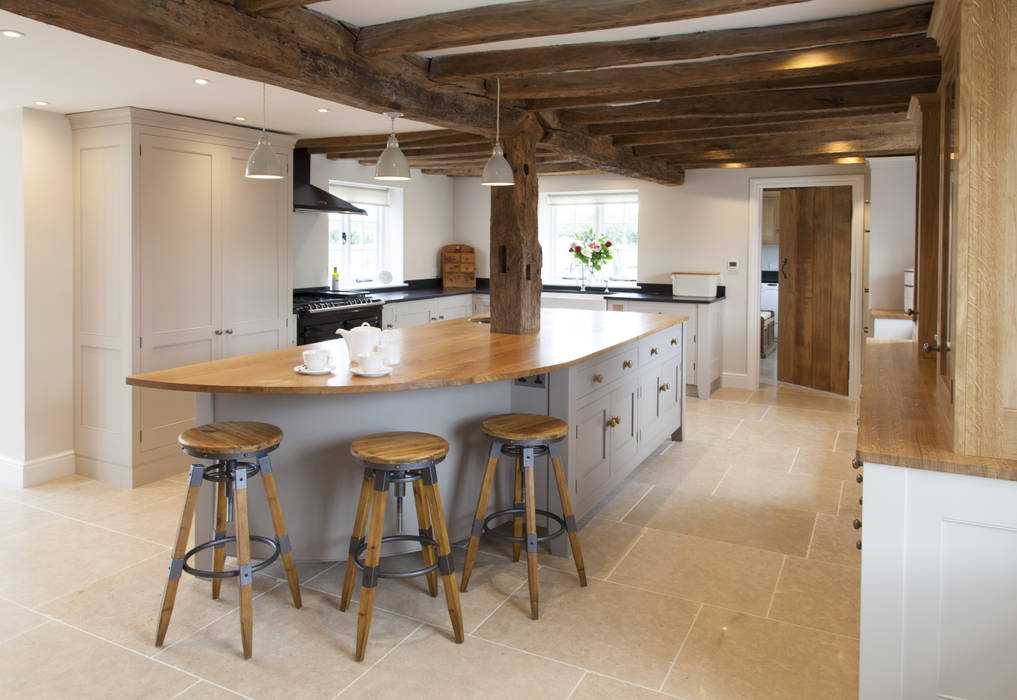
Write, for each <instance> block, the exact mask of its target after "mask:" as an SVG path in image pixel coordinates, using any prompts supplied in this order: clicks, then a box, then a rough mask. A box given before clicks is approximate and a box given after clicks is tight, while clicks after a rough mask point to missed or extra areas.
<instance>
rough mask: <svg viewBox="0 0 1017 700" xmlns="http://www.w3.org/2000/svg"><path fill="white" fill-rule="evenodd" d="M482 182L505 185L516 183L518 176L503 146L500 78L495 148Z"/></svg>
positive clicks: (494, 185)
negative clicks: (513, 170) (506, 156)
mask: <svg viewBox="0 0 1017 700" xmlns="http://www.w3.org/2000/svg"><path fill="white" fill-rule="evenodd" d="M480 184H481V185H485V186H487V187H505V186H508V185H514V184H516V176H515V174H514V173H513V172H512V166H511V165H509V162H508V161H507V160H505V151H504V150H502V147H501V80H498V97H497V100H496V101H495V112H494V150H493V151H492V152H491V158H490V160H488V161H487V165H485V166H484V175H483V177H482V178H481V179H480Z"/></svg>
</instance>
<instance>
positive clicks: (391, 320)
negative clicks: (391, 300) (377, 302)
mask: <svg viewBox="0 0 1017 700" xmlns="http://www.w3.org/2000/svg"><path fill="white" fill-rule="evenodd" d="M395 324H396V312H395V307H394V306H392V305H391V304H385V306H383V307H381V326H382V328H395V327H396V325H395Z"/></svg>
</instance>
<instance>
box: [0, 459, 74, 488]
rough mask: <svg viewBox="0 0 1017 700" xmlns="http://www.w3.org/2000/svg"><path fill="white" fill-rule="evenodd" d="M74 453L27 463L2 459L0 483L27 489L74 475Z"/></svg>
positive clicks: (0, 463)
mask: <svg viewBox="0 0 1017 700" xmlns="http://www.w3.org/2000/svg"><path fill="white" fill-rule="evenodd" d="M74 461H75V460H74V451H73V450H65V451H63V452H57V453H55V454H51V455H48V456H46V457H40V458H38V459H30V460H28V461H27V462H18V461H16V460H12V459H7V458H6V457H0V483H2V484H8V485H11V486H19V487H22V488H27V487H29V486H38V485H39V484H43V483H45V482H47V481H50V480H52V479H59V478H60V477H62V476H70V475H71V474H73V473H74Z"/></svg>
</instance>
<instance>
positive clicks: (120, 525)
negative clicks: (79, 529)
mask: <svg viewBox="0 0 1017 700" xmlns="http://www.w3.org/2000/svg"><path fill="white" fill-rule="evenodd" d="M181 488H183V487H181ZM182 494H183V492H182V491H181V495H180V496H171V497H169V498H164V499H162V500H159V501H155V502H153V503H146V504H145V505H143V506H137V505H133V506H125V507H123V508H119V509H117V510H115V511H114V512H112V513H110V514H109V515H106V516H104V517H100V518H95V519H94V520H92V522H93V523H94V524H96V525H99V526H100V527H105V528H109V529H110V530H116V531H117V532H122V533H124V534H125V535H131V536H132V537H139V538H141V539H144V540H148V541H150V542H158V543H159V544H164V545H166V546H167V547H172V546H173V545H174V544H175V543H176V538H177V529H178V528H179V526H180V512H181V510H183V505H184V499H183V495H182ZM193 538H194V528H193V527H192V528H191V539H192V540H193Z"/></svg>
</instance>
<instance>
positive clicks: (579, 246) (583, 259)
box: [569, 229, 614, 291]
mask: <svg viewBox="0 0 1017 700" xmlns="http://www.w3.org/2000/svg"><path fill="white" fill-rule="evenodd" d="M611 245H612V243H611V241H610V240H609V239H608V237H607V236H598V235H597V234H595V233H594V232H593V229H587V230H585V231H583V232H582V233H580V234H579V238H578V240H575V241H572V243H571V244H570V245H569V252H570V253H572V257H573V258H575V259H576V262H578V263H579V267H580V269H581V270H582V278H581V280H580V283H579V290H580V291H586V270H587V269H589V270H590V271H591V273H592V272H593V271H594V270H595V271H597V272H599V271H600V269H601V268H602V267H603V266H604V263H606V262H607V261H608V260H611V259H612V257H614V256H612V255H611ZM604 291H607V280H606V279H605V280H604Z"/></svg>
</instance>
